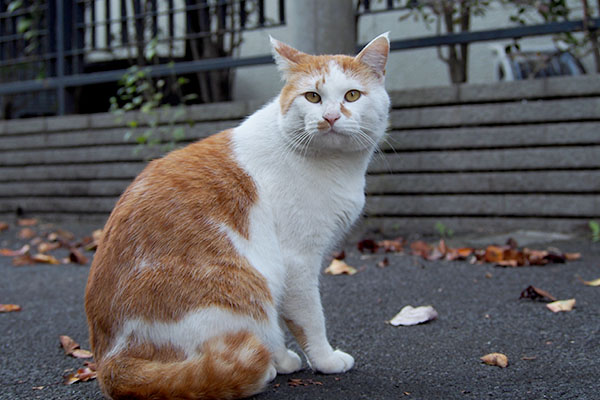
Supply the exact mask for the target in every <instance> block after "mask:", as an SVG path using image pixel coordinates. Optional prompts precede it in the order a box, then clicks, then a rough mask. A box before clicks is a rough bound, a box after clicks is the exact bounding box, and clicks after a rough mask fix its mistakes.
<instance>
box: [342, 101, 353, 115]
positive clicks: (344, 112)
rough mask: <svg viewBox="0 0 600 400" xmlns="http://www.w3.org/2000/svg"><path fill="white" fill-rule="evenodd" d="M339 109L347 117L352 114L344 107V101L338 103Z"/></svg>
mask: <svg viewBox="0 0 600 400" xmlns="http://www.w3.org/2000/svg"><path fill="white" fill-rule="evenodd" d="M340 111H341V112H342V114H344V115H345V116H346V117H347V118H350V117H351V116H352V112H351V111H350V110H348V109H347V108H346V106H344V103H340Z"/></svg>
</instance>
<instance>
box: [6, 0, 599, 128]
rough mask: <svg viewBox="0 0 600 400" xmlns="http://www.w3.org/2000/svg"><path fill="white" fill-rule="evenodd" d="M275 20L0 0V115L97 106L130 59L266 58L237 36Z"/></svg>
mask: <svg viewBox="0 0 600 400" xmlns="http://www.w3.org/2000/svg"><path fill="white" fill-rule="evenodd" d="M397 4H398V3H397V2H395V1H393V0H388V1H387V2H385V7H383V8H381V7H380V10H373V9H371V7H370V2H369V1H365V0H363V1H361V3H360V9H359V11H358V13H357V17H360V16H362V15H365V14H369V13H372V12H378V11H383V12H388V11H394V10H397V9H398V8H397ZM283 24H285V8H284V0H272V1H266V2H265V1H264V0H245V1H244V0H0V106H1V109H0V118H19V117H26V116H36V115H56V114H58V115H62V114H66V113H72V112H94V111H106V109H107V107H108V102H107V99H108V97H109V96H110V95H113V94H114V93H115V92H116V83H115V82H117V81H118V80H119V79H120V78H121V77H123V75H124V74H125V73H126V72H127V70H128V69H127V68H128V67H129V66H131V65H146V67H147V71H148V75H149V76H152V77H158V76H169V75H173V76H174V75H177V76H180V75H186V74H187V75H190V76H192V78H193V79H195V78H194V76H199V75H201V74H208V73H209V71H211V72H210V73H212V71H219V70H221V71H222V70H229V69H235V68H238V67H243V66H251V65H261V64H268V63H271V62H272V61H273V60H272V57H271V55H263V56H256V57H244V58H240V57H236V56H235V49H236V47H237V46H238V45H239V43H240V35H241V34H242V32H244V31H248V30H253V29H263V28H268V27H274V26H280V25H283ZM599 27H600V18H588V19H587V20H585V21H584V20H574V21H564V22H552V23H546V24H539V25H530V26H518V27H512V28H504V29H493V30H485V31H473V32H465V33H456V34H447V35H432V36H427V37H420V38H411V39H406V40H395V41H392V43H391V49H392V50H406V49H416V48H426V47H436V46H447V45H457V44H469V43H474V42H481V41H492V40H503V39H515V38H523V37H529V36H540V35H550V34H558V33H564V32H582V31H589V32H593V31H597V30H598V28H599ZM363 45H364V44H361V45H360V46H358V48H361V47H362V46H363ZM150 60H151V61H150ZM198 79H199V78H198ZM225 79H227V76H226V77H225ZM195 91H198V90H195ZM94 99H102V104H101V106H100V107H101V109H90V108H89V107H90V104H93V103H94V102H93V100H94ZM217 100H219V99H217ZM221 100H227V99H221ZM98 101H99V100H98ZM85 107H88V108H85Z"/></svg>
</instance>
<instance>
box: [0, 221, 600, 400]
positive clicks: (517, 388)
mask: <svg viewBox="0 0 600 400" xmlns="http://www.w3.org/2000/svg"><path fill="white" fill-rule="evenodd" d="M99 227H100V226H98V225H96V226H93V225H84V224H80V223H69V224H62V225H61V228H63V229H66V230H69V231H72V232H74V233H75V234H76V236H80V237H81V236H84V235H88V234H90V233H91V231H92V230H93V229H94V228H99ZM36 229H37V228H36ZM17 232H18V229H17V228H15V227H14V226H11V228H10V229H9V230H7V231H4V232H0V248H7V247H8V248H13V249H14V248H19V246H20V245H21V244H22V243H24V241H23V240H18V239H16V237H15V236H16V233H17ZM506 236H507V235H497V236H494V237H481V236H479V237H476V238H475V239H476V240H477V241H478V242H479V243H480V244H481V243H487V244H494V243H491V242H490V241H491V240H496V241H502V240H504V239H505V237H506ZM535 238H536V239H535V241H537V242H538V243H528V245H529V246H530V247H535V248H540V249H541V248H546V247H547V246H554V247H557V248H559V249H560V250H562V251H565V252H580V253H581V259H580V260H577V261H569V262H567V263H565V264H549V265H546V266H537V267H533V266H529V267H518V268H502V267H496V266H494V265H491V264H483V265H472V264H470V263H468V262H465V261H452V262H450V261H426V260H423V259H422V258H420V257H417V256H412V255H409V254H383V253H376V254H375V255H363V254H361V253H360V252H358V250H357V248H356V241H355V240H350V241H348V243H347V244H346V245H345V246H344V248H345V251H346V259H345V261H346V262H347V263H348V264H350V265H352V266H354V267H356V268H357V269H358V271H359V272H358V273H356V274H355V275H352V276H348V275H340V276H331V275H325V274H323V276H322V280H321V282H322V299H323V305H324V308H325V314H326V317H327V326H328V333H329V337H330V341H331V343H332V344H333V345H334V347H337V348H340V349H342V350H344V351H346V352H348V353H350V354H352V355H353V356H354V357H355V359H356V365H355V367H354V369H352V370H351V371H349V372H348V373H345V374H340V375H321V374H315V373H313V372H312V371H310V370H309V369H308V367H306V366H305V369H304V370H303V371H301V372H298V373H295V374H292V375H288V376H278V377H277V378H276V379H275V381H274V382H273V383H271V384H270V385H269V386H268V387H267V390H266V391H265V392H264V393H263V394H261V395H258V396H256V397H255V399H256V400H267V399H599V398H600V379H599V378H600V287H590V286H585V285H583V283H582V282H581V279H584V280H592V279H596V278H600V261H599V260H600V258H599V256H600V244H599V243H592V242H591V240H589V239H587V238H568V240H562V241H556V239H557V238H559V239H564V238H562V237H560V236H550V235H547V234H541V235H539V236H535ZM469 240H471V241H472V240H474V238H471V239H469V238H464V239H463V238H457V239H454V242H455V243H457V244H460V243H458V242H461V241H463V242H465V243H466V242H468V241H469ZM548 240H551V241H553V242H552V243H548ZM465 243H462V244H465ZM497 244H503V243H497ZM87 255H88V256H89V257H92V256H93V253H87ZM385 257H387V258H388V260H389V265H388V266H386V267H384V268H381V267H379V266H377V264H378V263H379V261H382V260H383V258H385ZM88 271H89V264H88V265H87V266H83V265H75V264H69V265H41V264H36V265H32V266H20V267H16V266H13V265H12V263H11V258H10V257H1V256H0V276H1V278H0V304H7V303H12V304H18V305H20V306H21V307H22V310H21V311H20V312H11V313H0V399H90V400H100V399H102V395H101V393H100V390H99V389H98V385H97V383H96V382H95V381H90V382H80V383H75V384H73V385H65V384H63V382H62V381H63V375H65V374H67V373H68V372H70V371H71V372H72V370H74V369H77V368H79V367H81V366H82V365H83V361H82V360H80V359H74V358H71V357H68V356H66V355H65V354H64V352H63V351H62V349H61V348H60V346H59V340H58V338H59V335H68V336H70V337H72V338H73V339H75V340H76V341H78V342H79V343H80V344H81V347H82V348H84V349H89V342H88V338H87V335H88V333H87V326H86V319H85V314H84V308H83V296H84V288H85V283H86V280H87V275H88ZM529 285H533V286H536V287H538V288H542V289H544V290H546V291H548V292H550V293H551V294H553V295H554V296H555V297H557V298H559V299H568V298H575V299H576V301H577V303H576V307H575V309H574V310H573V311H570V312H561V313H553V312H551V311H549V310H548V309H547V308H546V305H545V304H544V303H543V302H540V301H533V300H529V299H519V295H520V293H521V291H522V290H523V289H525V288H526V287H527V286H529ZM408 304H410V305H413V306H419V305H432V306H433V307H434V308H435V309H436V310H437V311H438V313H439V317H438V319H437V320H434V321H431V322H428V323H425V324H421V325H415V326H410V327H393V326H391V325H389V324H388V323H387V322H386V321H388V320H390V319H391V318H392V317H393V316H394V315H395V314H396V313H397V312H399V311H400V309H401V308H402V307H403V306H405V305H408ZM291 346H292V348H296V349H297V347H296V346H295V344H291ZM491 352H500V353H503V354H505V355H506V356H507V357H508V360H509V365H508V367H506V368H499V367H495V366H489V365H486V364H483V363H482V362H481V361H480V357H481V356H483V355H485V354H487V353H491Z"/></svg>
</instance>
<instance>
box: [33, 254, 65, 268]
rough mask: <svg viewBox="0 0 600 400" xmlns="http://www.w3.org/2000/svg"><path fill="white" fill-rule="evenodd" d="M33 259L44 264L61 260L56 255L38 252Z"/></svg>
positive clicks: (57, 262)
mask: <svg viewBox="0 0 600 400" xmlns="http://www.w3.org/2000/svg"><path fill="white" fill-rule="evenodd" d="M31 259H32V260H33V261H35V262H38V263H42V264H55V265H57V264H60V261H58V260H57V259H56V257H54V256H51V255H49V254H42V253H37V254H35V255H34V256H33V257H31Z"/></svg>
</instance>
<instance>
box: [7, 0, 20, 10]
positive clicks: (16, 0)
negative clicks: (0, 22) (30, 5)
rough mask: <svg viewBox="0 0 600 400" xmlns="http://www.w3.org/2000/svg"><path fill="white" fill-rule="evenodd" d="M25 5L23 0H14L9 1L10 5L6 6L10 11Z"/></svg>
mask: <svg viewBox="0 0 600 400" xmlns="http://www.w3.org/2000/svg"><path fill="white" fill-rule="evenodd" d="M21 7H23V0H14V1H11V2H10V3H8V7H6V11H7V12H9V13H12V12H15V11H17V10H18V9H19V8H21Z"/></svg>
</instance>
